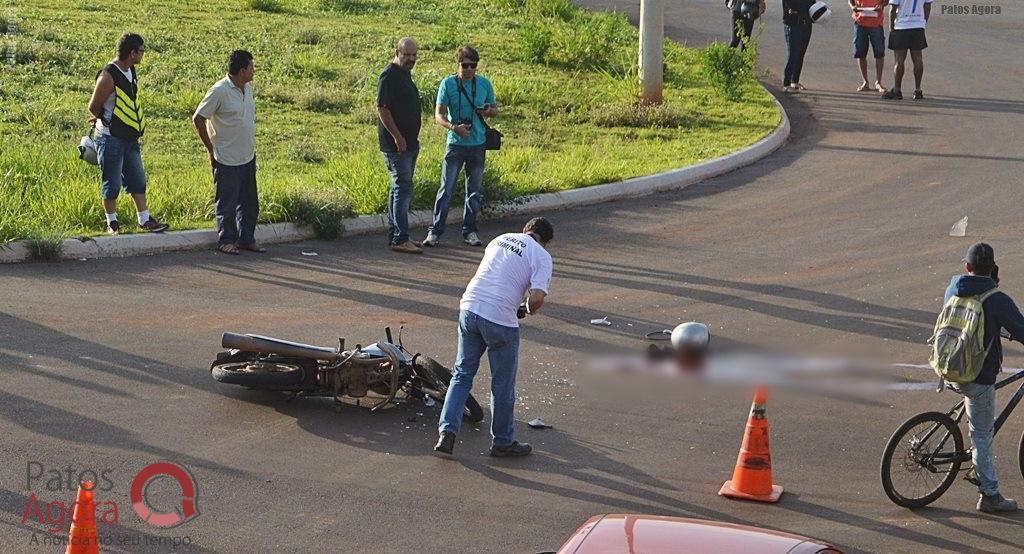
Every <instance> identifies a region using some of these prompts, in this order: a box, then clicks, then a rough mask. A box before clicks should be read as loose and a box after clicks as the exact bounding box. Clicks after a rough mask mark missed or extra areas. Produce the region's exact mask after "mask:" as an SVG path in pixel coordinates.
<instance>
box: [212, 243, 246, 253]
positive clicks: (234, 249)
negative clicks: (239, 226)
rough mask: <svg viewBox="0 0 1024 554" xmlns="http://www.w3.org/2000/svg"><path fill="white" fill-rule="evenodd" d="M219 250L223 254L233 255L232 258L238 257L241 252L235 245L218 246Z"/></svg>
mask: <svg viewBox="0 0 1024 554" xmlns="http://www.w3.org/2000/svg"><path fill="white" fill-rule="evenodd" d="M217 250H218V251H220V252H221V253H222V254H231V255H232V256H237V255H238V254H239V252H240V251H239V250H238V247H237V246H235V245H234V244H221V245H219V246H217Z"/></svg>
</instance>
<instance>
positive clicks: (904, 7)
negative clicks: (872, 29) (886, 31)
mask: <svg viewBox="0 0 1024 554" xmlns="http://www.w3.org/2000/svg"><path fill="white" fill-rule="evenodd" d="M931 3H932V0H889V5H890V6H892V7H891V8H889V9H894V10H896V21H895V22H894V23H893V26H892V28H893V30H894V31H903V30H905V29H924V28H925V25H926V24H927V21H925V18H924V5H925V4H931Z"/></svg>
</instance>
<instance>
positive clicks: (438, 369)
mask: <svg viewBox="0 0 1024 554" xmlns="http://www.w3.org/2000/svg"><path fill="white" fill-rule="evenodd" d="M415 369H416V373H417V375H419V376H420V378H421V379H423V380H424V381H426V382H427V383H428V384H429V385H431V386H432V387H433V390H430V389H423V393H424V394H426V395H427V396H429V397H431V398H433V399H434V400H436V401H437V402H438V403H439V404H442V405H443V404H444V397H445V394H447V393H448V385H449V383H451V382H452V372H451V370H450V369H448V368H447V367H444V366H443V365H441V364H440V363H438V362H437V360H435V359H433V358H431V357H430V356H424V355H422V354H421V355H419V356H417V357H416V366H415ZM464 411H465V418H466V419H467V420H469V421H470V422H472V423H480V422H481V421H483V420H484V410H483V408H481V407H480V403H479V402H477V401H476V398H473V395H472V394H470V395H469V396H468V397H467V398H466V408H465V410H464Z"/></svg>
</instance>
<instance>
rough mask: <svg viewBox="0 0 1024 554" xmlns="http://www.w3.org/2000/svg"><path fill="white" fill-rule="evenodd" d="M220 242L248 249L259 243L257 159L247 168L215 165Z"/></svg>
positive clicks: (215, 197)
mask: <svg viewBox="0 0 1024 554" xmlns="http://www.w3.org/2000/svg"><path fill="white" fill-rule="evenodd" d="M213 185H214V189H215V192H214V206H215V208H216V212H217V243H218V244H222V245H223V244H238V245H240V246H248V245H250V244H254V243H255V242H256V236H255V235H256V220H257V219H259V216H260V201H259V197H258V195H257V194H256V158H253V159H252V161H251V162H249V163H247V164H244V165H224V164H222V163H219V162H218V163H215V164H214V166H213Z"/></svg>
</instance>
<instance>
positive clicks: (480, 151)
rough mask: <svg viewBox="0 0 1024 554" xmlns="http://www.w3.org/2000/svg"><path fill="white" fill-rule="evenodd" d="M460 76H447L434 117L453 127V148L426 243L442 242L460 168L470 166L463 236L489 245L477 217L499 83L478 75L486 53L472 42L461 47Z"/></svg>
mask: <svg viewBox="0 0 1024 554" xmlns="http://www.w3.org/2000/svg"><path fill="white" fill-rule="evenodd" d="M457 60H458V66H457V69H456V73H455V75H451V76H449V77H447V78H445V79H444V80H443V81H441V85H440V87H438V90H437V106H436V109H435V112H434V120H435V121H436V122H437V124H438V125H440V126H442V127H444V128H445V129H448V147H447V149H446V150H445V154H444V163H443V164H442V165H441V187H440V188H439V189H438V191H437V199H436V201H435V202H434V222H433V224H432V225H431V226H430V229H428V231H427V238H426V239H424V241H423V246H437V244H438V242H439V241H440V239H441V235H442V234H444V226H445V220H446V219H448V206H449V204H451V201H452V195H453V194H454V193H455V182H456V180H457V179H458V178H459V172H460V171H462V169H463V168H465V170H466V202H465V208H464V209H463V218H462V238H463V240H464V241H465V242H466V244H469V245H470V246H483V242H482V241H481V240H480V237H479V236H477V229H476V217H477V215H478V214H479V213H480V194H481V188H482V187H483V180H484V161H485V158H486V156H487V150H486V149H485V148H484V136H485V133H486V128H485V127H484V122H483V119H482V118H484V117H494V116H496V115H498V105H497V101H496V99H495V97H494V87H492V86H491V82H490V81H489V80H487V78H486V77H484V76H482V75H477V72H476V70H477V64H479V63H480V54H478V53H477V51H476V50H475V49H473V47H471V46H463V47H462V48H459V51H458V56H457Z"/></svg>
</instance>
